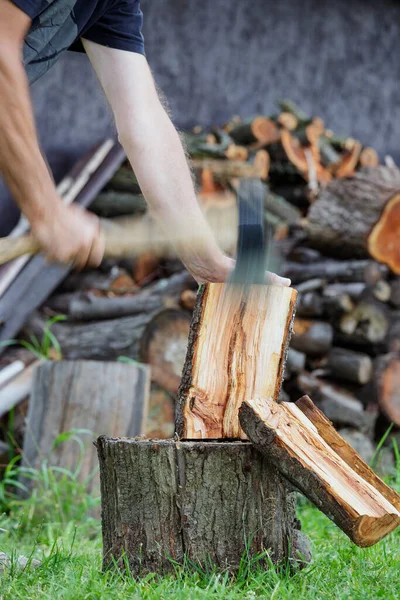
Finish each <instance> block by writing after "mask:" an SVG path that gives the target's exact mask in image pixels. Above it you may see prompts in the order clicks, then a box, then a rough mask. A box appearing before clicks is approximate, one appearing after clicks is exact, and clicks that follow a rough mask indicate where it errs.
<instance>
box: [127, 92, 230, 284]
mask: <svg viewBox="0 0 400 600" xmlns="http://www.w3.org/2000/svg"><path fill="white" fill-rule="evenodd" d="M117 125H118V122H117ZM119 131H120V134H119V135H120V140H121V143H122V144H123V146H124V148H125V151H126V153H127V155H128V158H129V160H130V162H131V164H132V167H133V169H134V171H135V174H136V176H137V178H138V181H139V183H140V187H141V189H142V191H143V193H144V195H145V197H146V200H147V202H148V204H149V206H150V209H151V211H152V213H153V215H154V216H155V217H156V218H157V219H158V220H159V222H160V223H161V224H162V226H163V227H164V229H165V230H166V233H167V235H168V236H169V237H170V239H171V241H172V242H173V243H174V244H175V245H176V247H177V249H178V251H179V253H180V256H181V258H182V260H183V261H184V262H185V263H186V262H189V263H190V264H193V262H195V263H196V262H198V263H200V262H201V263H202V264H207V265H209V271H208V272H207V273H204V276H205V277H206V278H207V279H208V280H210V281H212V280H213V279H215V280H220V279H221V272H220V269H221V268H224V266H225V267H226V263H225V260H224V256H223V254H222V252H221V250H220V248H219V247H218V245H217V243H216V241H215V238H214V235H213V233H212V232H211V229H210V228H209V226H208V224H207V222H206V220H205V218H204V216H203V213H202V211H201V209H200V206H199V204H198V201H197V198H196V195H195V191H194V187H193V182H192V177H191V173H190V169H189V166H188V162H187V159H186V156H185V153H184V150H183V147H182V143H181V140H180V137H179V135H178V133H177V131H176V129H175V127H174V126H173V124H172V123H171V120H170V119H169V117H168V115H167V113H166V111H165V110H164V108H163V107H162V105H161V104H160V102H159V100H158V99H156V98H154V99H153V101H152V104H151V106H148V107H147V110H146V112H143V114H138V113H137V114H136V115H135V118H134V119H133V120H132V121H131V123H130V125H129V126H128V127H127V123H126V121H125V120H124V126H122V124H120V126H119ZM194 237H195V238H196V240H201V241H202V244H201V246H200V247H199V243H197V244H196V246H194V245H193V244H191V243H190V241H191V238H194ZM222 263H223V265H224V266H223V265H222Z"/></svg>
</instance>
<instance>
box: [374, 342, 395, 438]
mask: <svg viewBox="0 0 400 600" xmlns="http://www.w3.org/2000/svg"><path fill="white" fill-rule="evenodd" d="M376 378H377V391H378V401H379V406H380V408H381V409H382V411H383V412H384V414H385V415H386V416H387V418H388V419H390V421H392V422H393V423H395V424H396V425H397V426H400V393H399V390H400V355H399V354H396V353H390V354H386V355H385V356H380V357H379V358H378V359H377V361H376Z"/></svg>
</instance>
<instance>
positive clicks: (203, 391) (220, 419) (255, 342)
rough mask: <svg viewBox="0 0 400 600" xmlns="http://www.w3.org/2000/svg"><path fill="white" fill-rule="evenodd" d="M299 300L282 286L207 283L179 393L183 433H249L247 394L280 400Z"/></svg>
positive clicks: (179, 427)
mask: <svg viewBox="0 0 400 600" xmlns="http://www.w3.org/2000/svg"><path fill="white" fill-rule="evenodd" d="M295 299H296V292H295V291H294V290H292V289H291V288H286V287H282V286H265V285H253V286H251V287H250V289H243V287H242V286H236V285H229V286H225V285H223V284H209V285H205V286H203V287H202V288H201V290H200V291H199V295H198V301H197V305H196V308H195V310H194V313H193V318H192V324H191V331H190V336H189V346H188V352H187V355H186V362H185V367H184V370H183V375H182V383H181V387H180V390H179V395H178V406H177V421H176V431H177V434H178V435H179V437H183V438H186V439H199V438H203V439H205V438H240V437H243V432H242V430H241V428H240V425H239V420H238V409H239V406H240V405H241V403H242V401H243V399H244V398H249V397H252V396H253V395H254V394H260V393H262V394H266V395H268V396H270V397H272V398H274V399H275V400H278V396H279V390H280V387H281V382H282V376H283V369H284V363H285V356H286V352H287V346H288V342H289V339H290V332H291V327H292V321H293V314H294V304H295Z"/></svg>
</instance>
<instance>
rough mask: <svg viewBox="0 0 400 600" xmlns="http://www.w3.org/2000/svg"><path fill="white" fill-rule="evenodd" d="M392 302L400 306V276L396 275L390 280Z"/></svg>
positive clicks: (396, 306)
mask: <svg viewBox="0 0 400 600" xmlns="http://www.w3.org/2000/svg"><path fill="white" fill-rule="evenodd" d="M390 304H391V305H392V306H394V307H395V308H400V277H396V278H395V279H394V280H393V281H391V282H390Z"/></svg>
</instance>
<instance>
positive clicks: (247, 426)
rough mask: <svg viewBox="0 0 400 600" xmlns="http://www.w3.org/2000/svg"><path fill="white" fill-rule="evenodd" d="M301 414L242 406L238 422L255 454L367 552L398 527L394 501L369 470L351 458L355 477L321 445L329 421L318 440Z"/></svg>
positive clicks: (265, 404) (399, 502)
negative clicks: (277, 471) (269, 462)
mask: <svg viewBox="0 0 400 600" xmlns="http://www.w3.org/2000/svg"><path fill="white" fill-rule="evenodd" d="M310 403H311V400H309V399H308V404H310ZM311 404H312V403H311ZM301 408H302V403H299V404H297V403H285V402H284V403H282V404H279V405H278V404H276V403H274V402H273V401H272V400H271V399H269V398H260V399H254V400H246V401H245V402H244V403H243V404H242V407H241V409H240V422H241V424H242V427H243V429H244V430H245V431H246V433H247V435H248V437H249V439H250V440H251V441H252V442H253V444H254V445H255V446H256V448H257V449H258V450H260V452H262V453H263V454H264V456H266V457H268V460H270V461H271V463H272V464H273V465H275V466H276V467H277V468H278V469H279V470H280V471H281V473H282V474H283V475H284V476H285V477H287V478H288V479H289V481H291V482H292V483H293V484H294V485H296V486H297V487H298V488H299V489H300V490H301V491H302V492H303V493H304V494H305V495H306V496H307V497H308V498H309V499H310V500H311V501H312V502H313V503H314V504H315V505H316V506H317V508H319V509H320V510H321V511H323V512H324V513H325V514H326V515H327V516H328V517H329V518H330V519H331V520H333V521H334V523H336V525H338V527H340V528H341V529H342V530H343V531H344V533H345V534H346V535H348V536H349V538H350V539H351V540H352V541H353V542H354V543H355V544H357V545H358V546H361V547H368V546H372V545H373V544H375V543H376V542H378V541H379V540H381V539H382V538H383V537H385V536H386V535H388V534H389V533H391V532H392V531H393V530H394V529H396V527H397V526H398V525H399V524H400V512H399V511H400V496H398V495H397V494H396V492H394V491H393V490H389V491H386V486H385V484H384V483H383V482H380V483H379V484H378V485H377V486H375V485H374V483H372V481H373V477H372V476H371V473H370V469H369V468H368V467H366V465H365V463H363V461H362V460H361V458H360V457H358V456H357V455H356V456H355V457H354V455H353V457H354V458H355V460H357V461H358V472H356V471H355V470H354V469H353V468H352V466H351V465H349V464H348V463H347V462H346V461H345V460H343V458H341V456H340V455H339V454H337V453H336V451H335V449H334V448H333V447H332V446H330V445H329V443H327V441H326V438H328V439H329V435H331V436H332V435H334V434H335V433H336V432H334V429H333V427H332V425H331V424H330V423H329V421H328V420H327V422H325V423H324V424H323V426H322V427H323V428H324V430H327V433H326V434H325V433H324V434H323V435H322V434H320V433H319V431H318V429H317V427H316V426H315V425H314V424H313V422H312V421H311V420H310V419H309V418H308V417H307V416H306V414H304V413H303V412H302V410H301ZM312 410H315V409H314V408H313V409H311V410H310V409H309V410H308V414H310V412H311V411H312ZM336 435H337V436H338V437H340V436H339V434H336ZM323 436H324V437H323ZM343 444H346V442H344V440H343ZM392 502H394V504H393V503H392Z"/></svg>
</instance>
